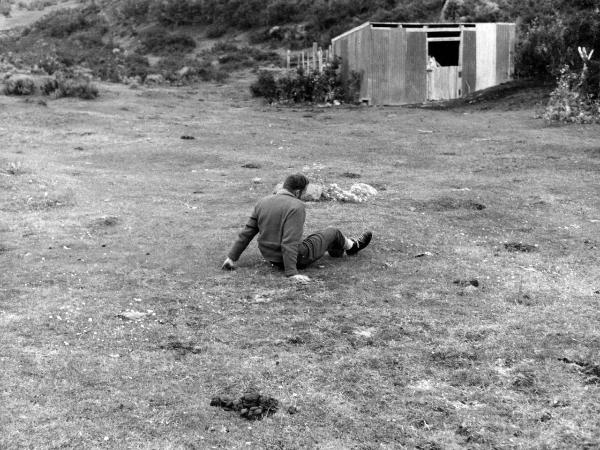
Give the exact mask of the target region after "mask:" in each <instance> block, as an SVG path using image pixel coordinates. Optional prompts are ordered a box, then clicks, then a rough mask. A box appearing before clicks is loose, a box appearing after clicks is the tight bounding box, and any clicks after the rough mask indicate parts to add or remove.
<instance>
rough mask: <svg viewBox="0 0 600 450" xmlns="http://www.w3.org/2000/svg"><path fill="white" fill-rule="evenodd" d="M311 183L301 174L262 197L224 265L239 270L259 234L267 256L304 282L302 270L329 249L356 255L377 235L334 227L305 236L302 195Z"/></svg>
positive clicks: (332, 252)
mask: <svg viewBox="0 0 600 450" xmlns="http://www.w3.org/2000/svg"><path fill="white" fill-rule="evenodd" d="M308 183H309V181H308V178H306V177H305V176H304V175H302V174H300V173H298V174H295V175H290V176H288V177H287V178H286V180H285V182H284V183H283V188H282V189H280V190H278V191H277V192H276V193H275V194H274V195H270V196H268V197H265V198H263V199H261V200H259V202H258V203H257V204H256V206H255V207H254V211H253V212H252V215H251V216H250V218H249V219H248V223H246V226H245V227H244V229H243V230H242V231H241V232H240V234H239V236H238V238H237V240H236V241H235V242H234V244H233V246H232V248H231V250H230V252H229V255H228V256H227V259H226V260H225V262H224V263H223V265H222V267H221V268H222V269H224V270H233V269H235V261H237V260H238V259H239V257H240V255H241V254H242V253H243V251H244V250H245V249H246V247H248V244H250V242H251V241H252V239H253V238H254V236H256V235H257V234H258V235H259V237H258V249H259V250H260V252H261V254H262V255H263V257H264V258H265V259H266V260H267V261H269V262H271V263H272V264H273V265H275V266H277V267H279V268H281V269H283V270H284V271H285V275H286V276H287V277H289V278H291V279H292V280H294V281H298V282H301V283H307V282H309V281H310V278H309V277H307V276H306V275H301V274H299V273H298V269H304V268H306V267H308V266H309V265H310V264H312V263H313V262H315V261H317V260H318V259H319V258H321V257H322V256H323V255H324V254H325V252H328V253H329V255H330V256H332V257H334V258H339V257H342V256H343V255H344V252H346V254H347V255H355V254H357V253H358V252H359V251H360V250H362V249H363V248H365V247H366V246H367V245H369V242H370V241H371V237H372V236H373V234H372V233H371V232H370V231H365V232H363V233H362V234H361V235H360V236H359V237H357V238H347V237H345V236H344V235H343V234H342V232H341V231H340V230H338V229H337V228H333V227H329V228H326V229H325V230H322V231H318V232H316V233H313V234H311V235H309V236H307V237H306V238H305V239H304V240H303V239H302V233H303V231H304V219H305V217H306V212H305V209H304V203H303V202H302V201H301V200H300V197H302V194H303V193H304V191H305V190H306V187H307V186H308Z"/></svg>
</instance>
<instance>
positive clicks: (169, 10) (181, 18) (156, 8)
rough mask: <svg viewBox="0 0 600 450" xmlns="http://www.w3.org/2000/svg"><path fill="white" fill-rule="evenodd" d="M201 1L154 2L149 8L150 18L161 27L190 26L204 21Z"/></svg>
mask: <svg viewBox="0 0 600 450" xmlns="http://www.w3.org/2000/svg"><path fill="white" fill-rule="evenodd" d="M203 4H204V2H203V1H202V0H176V1H161V0H155V1H154V2H152V4H151V5H150V8H149V14H150V16H151V17H152V18H154V19H155V20H156V21H158V22H159V23H161V24H163V25H190V24H196V23H202V22H203V19H204V15H203Z"/></svg>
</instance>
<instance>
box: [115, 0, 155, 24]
mask: <svg viewBox="0 0 600 450" xmlns="http://www.w3.org/2000/svg"><path fill="white" fill-rule="evenodd" d="M151 3H152V0H124V1H121V4H120V6H119V8H118V13H119V15H120V16H121V18H123V19H131V20H132V21H133V22H135V23H142V22H144V21H145V20H146V19H147V16H148V13H149V11H150V4H151Z"/></svg>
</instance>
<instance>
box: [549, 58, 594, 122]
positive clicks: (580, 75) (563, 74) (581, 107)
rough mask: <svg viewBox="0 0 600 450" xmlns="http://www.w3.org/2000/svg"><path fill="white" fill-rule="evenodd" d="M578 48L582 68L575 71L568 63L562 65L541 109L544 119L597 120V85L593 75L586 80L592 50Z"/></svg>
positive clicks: (561, 120)
mask: <svg viewBox="0 0 600 450" xmlns="http://www.w3.org/2000/svg"><path fill="white" fill-rule="evenodd" d="M578 52H579V55H580V57H581V60H582V63H583V68H582V69H581V71H580V72H575V71H574V70H573V69H571V68H570V67H569V66H568V65H565V66H563V67H562V69H561V71H560V75H559V77H558V83H557V86H556V88H555V89H554V90H553V91H552V93H551V94H550V100H549V102H548V105H547V107H546V111H545V113H544V118H545V119H546V120H548V121H558V122H575V123H592V122H599V123H600V85H598V84H597V79H596V80H594V81H593V82H592V83H590V80H589V77H590V70H589V66H590V64H591V63H592V61H591V56H592V54H593V52H590V51H588V50H587V49H585V48H582V47H579V48H578Z"/></svg>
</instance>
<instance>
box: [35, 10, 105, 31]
mask: <svg viewBox="0 0 600 450" xmlns="http://www.w3.org/2000/svg"><path fill="white" fill-rule="evenodd" d="M100 13H101V11H100V8H99V7H98V6H95V5H92V6H87V7H85V8H79V9H61V10H58V11H54V12H51V13H49V14H47V15H45V16H44V17H42V18H41V19H40V20H38V21H37V22H36V23H35V25H34V27H35V30H37V31H38V32H39V33H41V34H42V35H46V36H49V37H53V38H65V37H68V36H70V35H71V34H73V33H75V32H77V31H84V30H90V29H92V28H95V29H96V30H97V31H96V32H97V33H100V34H104V33H106V32H107V31H108V23H107V21H106V19H105V18H104V17H103V16H102V15H101V14H100Z"/></svg>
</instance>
